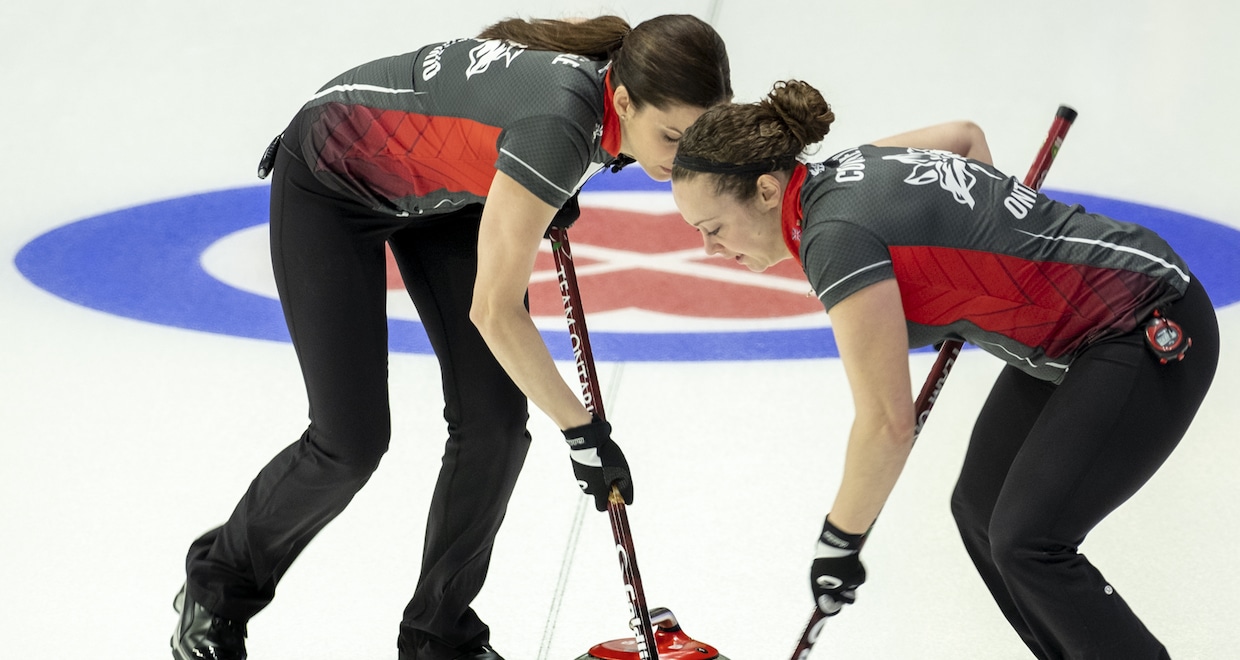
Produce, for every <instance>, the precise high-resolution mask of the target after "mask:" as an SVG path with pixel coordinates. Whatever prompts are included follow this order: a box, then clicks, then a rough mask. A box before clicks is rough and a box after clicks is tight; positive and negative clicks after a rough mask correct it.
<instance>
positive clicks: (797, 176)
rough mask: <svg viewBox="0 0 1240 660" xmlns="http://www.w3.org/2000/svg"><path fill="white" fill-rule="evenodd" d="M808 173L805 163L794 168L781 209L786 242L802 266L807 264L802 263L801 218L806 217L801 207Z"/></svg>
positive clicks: (798, 263) (794, 257)
mask: <svg viewBox="0 0 1240 660" xmlns="http://www.w3.org/2000/svg"><path fill="white" fill-rule="evenodd" d="M807 173H808V168H806V167H805V163H797V164H796V167H793V168H792V178H790V179H788V186H787V187H786V188H784V200H783V205H782V208H781V209H780V225H781V226H782V228H783V234H784V244H785V245H787V246H788V250H789V251H790V252H792V258H793V259H796V260H797V265H798V266H801V267H802V268H804V267H805V264H802V263H801V218H802V217H804V213H803V212H802V209H801V188H802V187H803V186H804V185H805V177H806V175H807Z"/></svg>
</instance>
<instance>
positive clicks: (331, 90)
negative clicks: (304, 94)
mask: <svg viewBox="0 0 1240 660" xmlns="http://www.w3.org/2000/svg"><path fill="white" fill-rule="evenodd" d="M336 92H379V93H381V94H425V93H426V92H419V91H417V90H413V89H392V88H391V87H379V86H378V85H333V86H332V87H328V88H327V89H325V90H323V91H321V92H319V93H318V94H315V95H314V96H311V97H310V100H311V101H314V100H316V99H321V98H323V97H324V96H327V95H329V94H335V93H336Z"/></svg>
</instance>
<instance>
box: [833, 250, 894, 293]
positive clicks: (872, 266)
mask: <svg viewBox="0 0 1240 660" xmlns="http://www.w3.org/2000/svg"><path fill="white" fill-rule="evenodd" d="M889 263H891V260H890V259H884V260H883V261H880V262H878V263H873V264H870V265H869V266H864V267H862V268H858V269H857V270H854V271H853V272H851V273H849V274H847V275H845V276H843V277H841V278H840V279H838V280H836V281H835V283H834V284H832V285H831V286H829V287H827V288H826V289H823V291H822V293H820V294H818V299H819V300H822V297H823V296H825V295H827V293H828V292H829V291H831V289H834V288H835V287H837V286H839V285H841V284H843V283H844V282H846V281H848V280H850V279H852V278H854V277H856V276H858V275H860V274H862V273H864V272H865V271H867V270H873V269H875V268H878V267H879V266H885V265H887V264H889Z"/></svg>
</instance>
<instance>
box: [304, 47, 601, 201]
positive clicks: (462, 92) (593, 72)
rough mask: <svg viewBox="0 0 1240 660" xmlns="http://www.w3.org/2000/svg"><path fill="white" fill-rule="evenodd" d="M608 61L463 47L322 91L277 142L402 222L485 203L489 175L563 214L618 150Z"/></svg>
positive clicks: (423, 52)
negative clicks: (510, 181)
mask: <svg viewBox="0 0 1240 660" xmlns="http://www.w3.org/2000/svg"><path fill="white" fill-rule="evenodd" d="M607 70H608V63H607V62H598V61H592V60H588V59H586V58H583V57H580V56H576V55H567V54H563V53H552V52H545V51H535V50H527V49H525V48H524V47H522V46H520V45H516V44H513V43H510V42H506V41H498V40H480V39H462V40H457V41H449V42H446V43H441V44H434V45H430V46H426V47H424V48H422V49H420V50H417V51H415V52H412V53H406V54H403V55H397V56H393V57H386V58H383V59H379V60H375V61H373V62H370V63H367V64H363V65H362V66H359V67H357V68H355V69H352V70H350V71H347V72H345V73H343V74H341V75H340V76H337V77H336V78H335V79H334V80H332V81H331V82H329V83H327V84H326V85H325V86H324V87H323V88H322V89H321V90H319V92H318V93H317V94H315V95H314V96H313V97H312V98H311V99H310V101H309V102H308V103H306V105H305V106H304V107H303V108H302V110H301V112H300V113H299V114H298V116H297V118H296V119H294V121H293V123H292V124H291V125H290V130H289V131H288V132H286V134H285V135H284V139H283V143H284V144H285V146H286V147H288V148H290V149H291V150H292V151H293V153H294V155H296V156H297V157H298V158H300V159H301V160H302V161H303V162H305V163H306V164H307V165H308V166H309V167H310V169H311V170H312V171H313V172H314V173H315V175H316V176H317V177H318V178H319V179H320V180H322V181H323V182H324V183H326V184H328V185H329V186H331V187H332V188H333V189H336V190H339V191H341V192H343V193H345V194H347V195H349V196H351V197H354V198H356V199H358V200H359V201H361V202H362V203H364V204H366V205H367V206H370V207H372V208H375V209H380V210H385V211H389V212H391V213H395V214H398V215H421V214H435V213H444V212H448V211H452V210H455V209H458V208H460V207H461V206H463V205H465V204H476V203H481V202H483V201H485V199H486V196H487V192H488V191H489V189H490V187H491V180H492V179H493V178H494V176H495V172H496V171H500V172H503V173H505V174H507V175H508V176H510V177H512V178H513V179H515V180H516V181H517V182H518V183H520V184H521V185H522V186H524V187H525V188H526V189H528V190H529V191H530V192H532V193H533V194H534V195H536V196H537V197H538V198H539V199H541V200H543V201H544V202H546V203H548V204H550V205H551V206H554V207H556V208H560V207H561V206H563V204H564V203H565V201H567V200H568V199H569V197H571V196H572V195H573V194H574V193H575V192H576V191H577V190H578V189H579V188H580V187H581V185H582V184H583V183H585V180H586V179H588V178H589V177H590V176H591V175H592V174H593V173H594V172H597V171H598V170H599V169H601V168H602V167H603V165H604V164H606V163H608V162H610V161H612V160H613V159H614V158H615V156H616V154H617V153H618V151H619V143H620V134H619V122H618V120H617V119H616V117H615V115H614V112H612V110H611V105H610V103H609V102H608V100H609V97H610V91H609V90H607V89H606V74H607Z"/></svg>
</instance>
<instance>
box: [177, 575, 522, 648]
mask: <svg viewBox="0 0 1240 660" xmlns="http://www.w3.org/2000/svg"><path fill="white" fill-rule="evenodd" d="M172 608H173V609H175V610H176V611H177V614H180V615H181V618H180V620H179V621H177V629H176V630H175V631H174V632H173V633H172V657H173V658H174V659H175V660H245V624H244V623H237V622H236V621H230V620H228V619H225V618H223V617H218V616H215V615H214V614H212V613H210V612H208V611H207V610H206V609H205V608H203V606H201V605H199V604H198V603H195V602H194V600H193V599H192V598H190V597H189V595H188V594H186V593H185V586H184V585H182V586H181V591H180V592H179V593H178V594H177V597H176V599H175V600H173V601H172ZM478 657H480V658H481V657H487V656H478ZM495 657H496V658H498V657H499V656H498V655H497V656H495Z"/></svg>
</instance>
